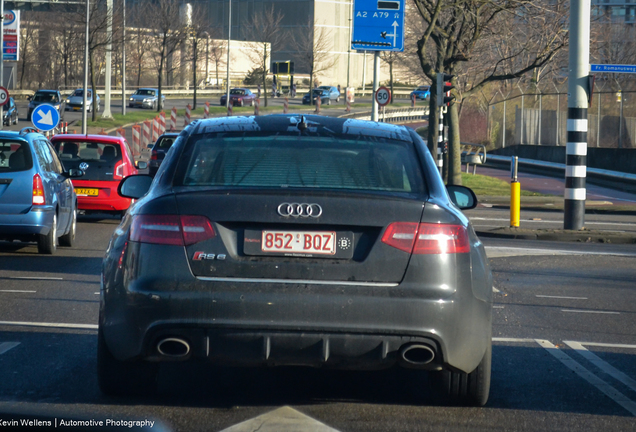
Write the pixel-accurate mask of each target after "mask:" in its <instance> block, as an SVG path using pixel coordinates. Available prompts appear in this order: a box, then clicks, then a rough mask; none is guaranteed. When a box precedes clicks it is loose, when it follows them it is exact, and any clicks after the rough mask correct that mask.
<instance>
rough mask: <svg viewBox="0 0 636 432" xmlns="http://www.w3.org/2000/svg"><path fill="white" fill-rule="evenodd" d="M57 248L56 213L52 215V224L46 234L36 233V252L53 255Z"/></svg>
mask: <svg viewBox="0 0 636 432" xmlns="http://www.w3.org/2000/svg"><path fill="white" fill-rule="evenodd" d="M56 250H57V214H54V215H53V224H52V225H51V230H50V231H49V233H48V234H46V235H44V234H39V235H38V253H41V254H46V255H53V254H54V253H55V251H56Z"/></svg>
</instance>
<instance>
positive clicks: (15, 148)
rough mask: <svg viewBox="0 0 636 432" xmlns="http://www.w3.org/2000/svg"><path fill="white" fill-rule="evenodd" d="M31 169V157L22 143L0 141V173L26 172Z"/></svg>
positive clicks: (26, 146) (24, 143) (29, 151)
mask: <svg viewBox="0 0 636 432" xmlns="http://www.w3.org/2000/svg"><path fill="white" fill-rule="evenodd" d="M31 168H33V156H32V155H31V149H30V147H29V145H28V144H27V143H26V142H24V141H8V140H7V141H4V140H0V173H5V172H17V171H26V170H30V169H31Z"/></svg>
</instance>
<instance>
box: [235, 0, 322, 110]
mask: <svg viewBox="0 0 636 432" xmlns="http://www.w3.org/2000/svg"><path fill="white" fill-rule="evenodd" d="M228 4H229V6H228V26H227V80H226V81H227V83H226V87H227V88H226V89H225V106H230V40H231V39H232V0H229V1H228ZM310 91H311V90H310Z"/></svg>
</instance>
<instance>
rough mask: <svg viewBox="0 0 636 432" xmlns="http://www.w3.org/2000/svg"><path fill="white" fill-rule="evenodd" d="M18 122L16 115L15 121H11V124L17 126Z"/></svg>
mask: <svg viewBox="0 0 636 432" xmlns="http://www.w3.org/2000/svg"><path fill="white" fill-rule="evenodd" d="M18 120H19V119H18V116H17V115H16V116H15V120H13V124H14V125H17V124H18Z"/></svg>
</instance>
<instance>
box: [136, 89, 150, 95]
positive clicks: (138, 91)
mask: <svg viewBox="0 0 636 432" xmlns="http://www.w3.org/2000/svg"><path fill="white" fill-rule="evenodd" d="M135 94H136V95H139V96H154V95H155V91H154V90H137V91H136V92H135Z"/></svg>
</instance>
